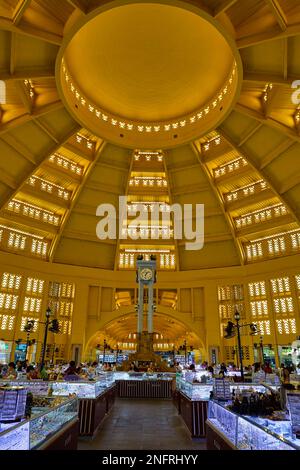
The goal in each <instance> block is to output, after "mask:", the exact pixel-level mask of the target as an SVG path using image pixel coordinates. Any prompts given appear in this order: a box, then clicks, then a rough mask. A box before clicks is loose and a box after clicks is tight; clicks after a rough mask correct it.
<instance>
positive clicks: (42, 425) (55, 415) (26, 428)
mask: <svg viewBox="0 0 300 470" xmlns="http://www.w3.org/2000/svg"><path fill="white" fill-rule="evenodd" d="M48 400H49V399H48ZM77 436H78V401H77V398H71V399H67V398H66V399H65V401H64V402H63V403H61V404H59V405H57V406H54V407H51V408H50V407H49V408H47V407H45V408H33V409H32V417H31V419H30V420H26V421H23V422H21V423H19V424H15V425H12V424H10V425H8V424H6V425H4V424H0V450H44V449H46V450H76V449H77Z"/></svg>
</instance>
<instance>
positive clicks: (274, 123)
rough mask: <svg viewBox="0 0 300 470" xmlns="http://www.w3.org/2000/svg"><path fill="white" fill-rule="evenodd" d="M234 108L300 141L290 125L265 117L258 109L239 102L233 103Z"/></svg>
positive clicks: (299, 136)
mask: <svg viewBox="0 0 300 470" xmlns="http://www.w3.org/2000/svg"><path fill="white" fill-rule="evenodd" d="M235 110H236V111H237V112H239V113H242V114H245V115H246V116H248V117H251V118H254V119H256V120H257V121H260V122H262V123H263V124H266V125H267V126H270V127H273V128H274V129H277V130H279V131H281V132H282V133H283V134H285V135H286V136H287V137H289V138H290V139H293V140H294V141H295V142H300V135H299V134H298V133H297V131H296V130H294V129H292V128H291V127H287V126H285V125H284V124H281V123H280V122H278V121H275V120H274V119H272V118H270V117H265V116H264V115H263V114H261V113H259V112H258V111H255V110H254V109H250V108H247V107H246V106H243V105H242V104H239V103H237V104H236V105H235Z"/></svg>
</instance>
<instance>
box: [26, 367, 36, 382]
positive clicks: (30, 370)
mask: <svg viewBox="0 0 300 470" xmlns="http://www.w3.org/2000/svg"><path fill="white" fill-rule="evenodd" d="M26 377H27V380H36V379H38V371H37V370H36V369H35V368H34V367H33V366H28V367H27V369H26Z"/></svg>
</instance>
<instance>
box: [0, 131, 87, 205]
mask: <svg viewBox="0 0 300 470" xmlns="http://www.w3.org/2000/svg"><path fill="white" fill-rule="evenodd" d="M79 130H80V126H79V125H78V124H76V125H74V127H73V128H72V129H71V130H70V131H68V132H67V133H66V134H65V135H64V137H63V138H62V139H61V142H60V143H59V145H57V144H54V145H51V146H50V147H49V148H48V149H47V150H46V151H45V153H44V157H43V158H42V159H41V162H40V163H39V164H38V165H37V166H35V167H34V168H33V169H32V170H31V171H29V172H26V174H25V175H24V176H23V181H22V182H21V184H20V185H19V186H18V187H17V189H15V190H14V191H13V192H12V194H10V195H9V196H8V197H6V198H4V200H2V201H1V205H0V209H3V208H4V207H6V205H7V204H8V203H9V201H10V200H11V199H13V198H14V197H15V196H16V195H17V193H18V192H19V191H21V190H22V188H23V186H25V185H26V181H27V180H28V178H30V176H33V174H34V173H35V172H36V170H37V169H38V168H39V167H40V166H41V165H42V164H43V162H44V160H46V158H48V157H50V155H52V154H53V153H55V152H57V151H58V150H59V148H60V147H61V146H62V145H63V144H64V142H66V141H67V140H68V139H70V138H71V137H72V136H73V135H74V134H76V132H78V131H79Z"/></svg>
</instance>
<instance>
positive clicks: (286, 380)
mask: <svg viewBox="0 0 300 470" xmlns="http://www.w3.org/2000/svg"><path fill="white" fill-rule="evenodd" d="M281 380H282V382H283V383H284V384H289V383H290V371H289V369H288V367H286V366H284V367H283V369H282V378H281Z"/></svg>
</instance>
